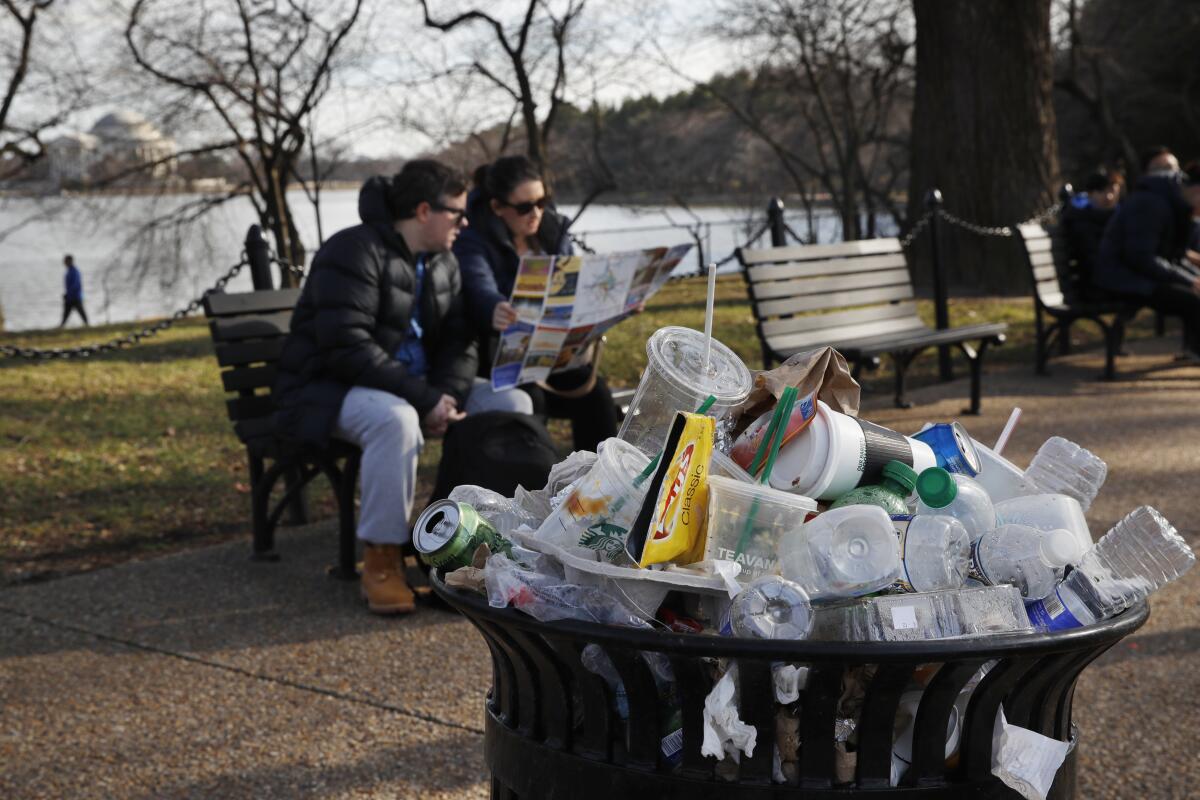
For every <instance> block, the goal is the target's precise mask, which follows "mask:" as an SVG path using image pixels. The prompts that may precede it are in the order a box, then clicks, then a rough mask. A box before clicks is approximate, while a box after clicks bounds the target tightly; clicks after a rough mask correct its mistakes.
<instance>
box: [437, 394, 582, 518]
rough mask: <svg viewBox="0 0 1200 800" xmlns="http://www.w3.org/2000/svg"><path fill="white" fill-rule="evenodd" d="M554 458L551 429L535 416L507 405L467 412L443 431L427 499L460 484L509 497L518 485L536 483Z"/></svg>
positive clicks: (543, 480)
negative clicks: (439, 459)
mask: <svg viewBox="0 0 1200 800" xmlns="http://www.w3.org/2000/svg"><path fill="white" fill-rule="evenodd" d="M559 461H560V459H559V457H558V453H557V452H556V451H555V449H554V443H553V442H552V441H551V440H550V434H549V433H547V432H546V427H545V426H544V425H542V423H541V422H540V421H538V419H537V418H536V417H532V416H530V415H529V414H518V413H516V412H512V411H489V412H487V413H483V414H471V415H470V416H468V417H467V418H466V419H464V420H463V421H462V422H456V423H454V424H453V425H451V426H450V429H449V430H447V431H446V437H445V439H444V440H443V442H442V462H441V463H440V464H438V473H437V485H436V486H434V489H433V496H432V497H431V498H430V502H433V501H434V500H441V499H443V498H445V497H446V496H448V495H449V494H450V490H451V489H453V488H454V487H455V486H462V485H465V484H473V485H475V486H482V487H484V488H486V489H491V490H492V491H494V492H499V493H500V494H502V495H504V496H505V497H512V496H513V492H515V491H516V489H517V486H518V485H520V486H524V487H525V488H526V489H540V488H542V487H543V486H545V485H546V480H547V479H548V478H549V476H550V468H551V467H552V466H554V465H555V464H556V463H558V462H559Z"/></svg>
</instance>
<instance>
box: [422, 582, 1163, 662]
mask: <svg viewBox="0 0 1200 800" xmlns="http://www.w3.org/2000/svg"><path fill="white" fill-rule="evenodd" d="M430 583H431V585H432V587H433V590H434V592H436V593H437V595H438V596H439V597H440V598H442V599H443V600H444V601H445V602H447V603H448V604H449V605H450V606H452V607H454V608H456V609H457V610H459V611H461V612H462V613H463V614H464V615H466V616H467V617H468V618H478V619H483V620H486V621H489V622H493V623H496V624H498V625H503V626H509V627H513V628H517V629H519V630H524V631H529V632H534V633H539V634H543V635H548V636H555V635H557V636H561V637H563V638H566V639H576V640H583V641H588V642H595V643H597V644H610V645H613V646H615V647H620V648H629V647H632V648H635V649H638V650H653V651H657V652H662V653H674V654H681V655H692V656H713V657H716V656H726V657H727V656H730V655H737V656H740V657H743V658H752V659H756V660H768V661H811V662H847V663H887V662H908V661H929V662H933V661H948V660H963V659H966V658H970V659H982V660H990V659H996V658H1004V657H1007V656H1013V655H1034V654H1042V653H1055V652H1068V651H1074V650H1083V649H1087V648H1090V647H1097V646H1101V645H1104V644H1112V643H1115V642H1117V641H1118V640H1120V639H1121V638H1122V637H1124V636H1127V635H1128V634H1130V633H1132V632H1133V631H1135V630H1137V629H1138V628H1140V627H1141V626H1142V625H1143V624H1144V623H1145V622H1146V620H1147V619H1148V618H1149V616H1150V604H1149V602H1148V601H1146V600H1142V601H1141V602H1139V603H1137V604H1136V605H1134V606H1133V607H1131V608H1129V609H1127V610H1125V611H1123V612H1122V613H1120V614H1118V615H1117V616H1115V617H1113V618H1111V619H1107V620H1104V621H1103V622H1100V623H1097V624H1096V625H1091V626H1088V627H1085V628H1074V629H1072V630H1066V631H1057V632H1054V633H1042V632H1038V631H1034V632H1031V633H1006V634H998V635H995V636H978V637H971V638H960V639H937V640H929V641H915V642H826V641H822V642H816V641H807V640H804V641H794V642H780V641H771V640H761V639H734V638H730V637H722V636H709V635H697V634H682V633H674V632H672V631H661V630H640V629H637V628H625V627H618V626H613V625H602V624H599V623H593V622H580V621H575V620H559V621H555V622H540V621H539V620H537V619H535V618H534V617H531V616H529V615H528V614H525V613H524V612H522V611H519V610H517V609H514V608H493V607H492V606H491V605H489V604H488V602H487V598H485V597H482V596H480V595H477V594H473V593H468V592H463V591H459V590H455V589H451V588H449V587H447V586H446V585H445V583H444V582H443V581H442V579H441V577H440V576H439V575H438V574H437V571H436V570H434V571H432V572H431V573H430Z"/></svg>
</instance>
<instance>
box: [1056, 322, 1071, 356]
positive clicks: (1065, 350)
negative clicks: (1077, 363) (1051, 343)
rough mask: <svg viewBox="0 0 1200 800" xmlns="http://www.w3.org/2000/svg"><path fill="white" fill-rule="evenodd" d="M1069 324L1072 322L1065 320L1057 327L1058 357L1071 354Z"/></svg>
mask: <svg viewBox="0 0 1200 800" xmlns="http://www.w3.org/2000/svg"><path fill="white" fill-rule="evenodd" d="M1071 322H1072V320H1069V319H1065V320H1063V321H1062V323H1061V324H1060V325H1059V327H1058V354H1059V355H1060V356H1069V355H1070V354H1071Z"/></svg>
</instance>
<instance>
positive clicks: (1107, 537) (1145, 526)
mask: <svg viewBox="0 0 1200 800" xmlns="http://www.w3.org/2000/svg"><path fill="white" fill-rule="evenodd" d="M1195 563H1196V554H1195V553H1193V552H1192V549H1191V548H1190V547H1188V544H1187V542H1185V541H1184V540H1183V537H1182V536H1180V535H1179V532H1178V531H1176V530H1175V528H1174V526H1173V525H1171V523H1169V522H1167V520H1166V519H1164V518H1163V516H1162V514H1160V513H1158V512H1157V511H1155V510H1154V509H1153V508H1151V507H1150V506H1141V507H1139V508H1136V509H1134V510H1133V511H1131V512H1130V513H1129V514H1128V515H1127V516H1126V517H1125V518H1124V519H1123V520H1121V521H1120V522H1118V523H1117V524H1116V525H1114V526H1113V527H1112V530H1110V531H1109V532H1108V533H1106V534H1104V536H1103V537H1101V539H1100V541H1099V542H1097V543H1096V544H1095V546H1094V547H1092V549H1091V550H1089V551H1088V552H1087V554H1086V555H1084V557H1083V560H1082V561H1081V562H1080V563H1079V567H1078V568H1077V569H1075V570H1074V571H1073V572H1071V574H1070V575H1068V576H1067V577H1066V580H1064V581H1063V582H1062V583H1060V584H1059V585H1058V587H1057V588H1056V589H1055V590H1054V592H1053V593H1051V594H1050V595H1048V596H1047V597H1045V598H1044V599H1042V600H1039V601H1037V602H1034V603H1029V604H1027V605H1026V610H1027V611H1028V612H1029V619H1030V621H1031V622H1033V624H1034V625H1035V626H1036V627H1038V628H1041V629H1042V630H1047V631H1055V630H1064V629H1067V628H1077V627H1079V626H1081V625H1091V624H1092V623H1093V622H1097V621H1099V620H1102V619H1107V618H1108V617H1112V616H1115V615H1116V614H1119V613H1120V612H1121V611H1124V610H1125V609H1126V608H1128V607H1129V606H1131V605H1133V604H1134V603H1136V602H1137V601H1139V600H1141V599H1143V598H1144V597H1146V596H1147V595H1149V594H1150V593H1151V592H1154V591H1156V590H1158V589H1160V588H1162V587H1163V586H1164V585H1166V584H1167V583H1170V582H1171V581H1173V580H1175V579H1176V578H1178V577H1179V576H1180V575H1182V574H1183V573H1185V572H1187V571H1188V570H1189V569H1191V568H1192V565H1193V564H1195Z"/></svg>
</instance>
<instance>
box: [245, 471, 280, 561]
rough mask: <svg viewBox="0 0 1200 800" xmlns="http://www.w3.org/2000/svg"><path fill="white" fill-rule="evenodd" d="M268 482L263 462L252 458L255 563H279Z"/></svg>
mask: <svg viewBox="0 0 1200 800" xmlns="http://www.w3.org/2000/svg"><path fill="white" fill-rule="evenodd" d="M273 483H274V479H272V480H271V481H270V482H269V483H268V482H267V481H266V470H265V469H264V467H263V460H262V459H261V458H258V457H256V456H250V518H251V520H252V521H253V525H254V534H253V536H254V538H253V544H252V551H251V556H250V557H251V558H252V559H253V560H255V561H278V560H279V554H278V553H276V552H275V526H274V525H272V524H271V520H270V514H269V513H268V506H269V504H270V501H271V485H272V484H273Z"/></svg>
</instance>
